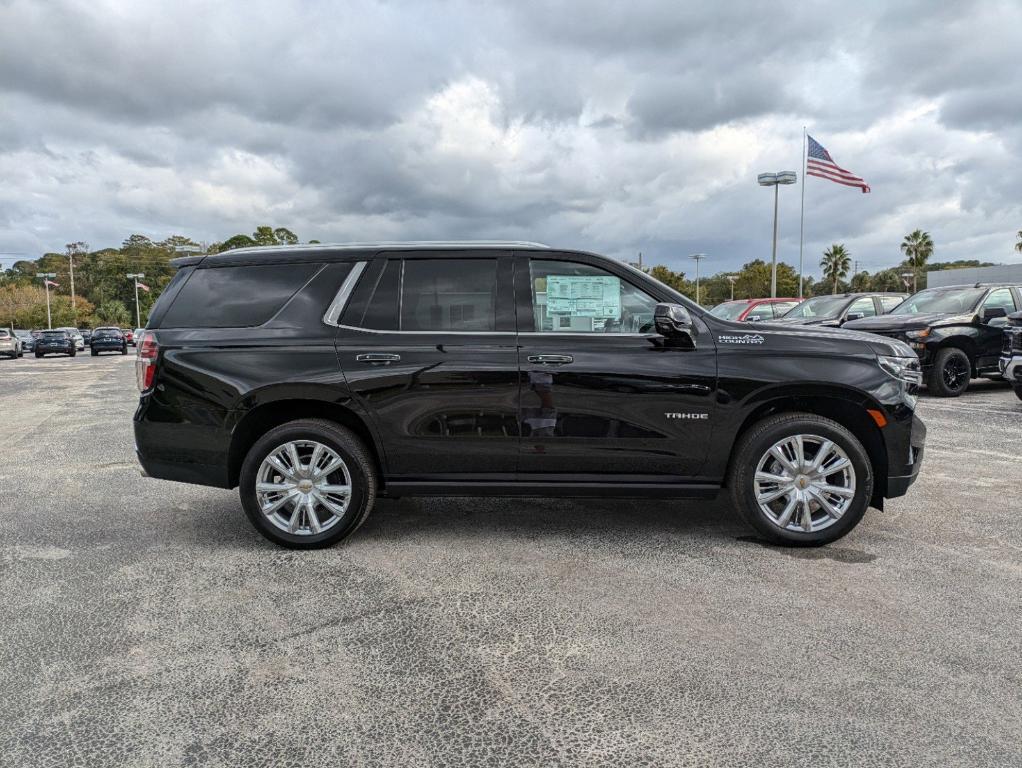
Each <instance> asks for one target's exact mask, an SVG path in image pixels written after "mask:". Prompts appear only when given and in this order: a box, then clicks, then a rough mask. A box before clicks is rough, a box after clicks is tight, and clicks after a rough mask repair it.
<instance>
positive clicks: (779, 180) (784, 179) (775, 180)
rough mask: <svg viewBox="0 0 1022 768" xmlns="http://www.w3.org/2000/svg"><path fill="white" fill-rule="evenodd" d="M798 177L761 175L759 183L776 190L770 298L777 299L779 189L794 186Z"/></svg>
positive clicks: (790, 173) (786, 173) (787, 173)
mask: <svg viewBox="0 0 1022 768" xmlns="http://www.w3.org/2000/svg"><path fill="white" fill-rule="evenodd" d="M796 179H797V176H796V174H795V172H794V171H779V172H777V173H761V174H759V176H758V177H757V179H756V180H757V181H758V182H759V185H760V186H761V187H773V188H774V247H773V251H772V256H771V258H770V298H771V299H776V298H777V198H778V194H777V187H778V186H779V185H781V184H794V183H795V181H796Z"/></svg>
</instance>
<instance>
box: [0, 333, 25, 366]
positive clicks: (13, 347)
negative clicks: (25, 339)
mask: <svg viewBox="0 0 1022 768" xmlns="http://www.w3.org/2000/svg"><path fill="white" fill-rule="evenodd" d="M22 354H23V352H22V351H21V339H19V338H18V337H17V336H16V335H15V334H14V332H13V331H11V330H10V329H8V328H0V355H6V356H7V357H9V358H11V359H12V360H13V359H17V358H19V357H21V356H22Z"/></svg>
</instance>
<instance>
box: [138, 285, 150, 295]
mask: <svg viewBox="0 0 1022 768" xmlns="http://www.w3.org/2000/svg"><path fill="white" fill-rule="evenodd" d="M138 287H139V288H141V289H142V290H143V291H145V292H146V293H149V286H148V285H146V284H145V283H139V284H138Z"/></svg>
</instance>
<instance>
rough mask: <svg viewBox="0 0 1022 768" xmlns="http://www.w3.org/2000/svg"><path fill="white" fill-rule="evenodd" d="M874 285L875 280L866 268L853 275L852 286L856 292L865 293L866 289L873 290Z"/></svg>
mask: <svg viewBox="0 0 1022 768" xmlns="http://www.w3.org/2000/svg"><path fill="white" fill-rule="evenodd" d="M872 286H873V280H872V278H870V275H869V272H866V271H865V270H864V271H862V272H859V273H858V274H855V275H852V282H851V288H852V290H853V291H855V292H856V293H865V292H866V291H870V290H873V287H872Z"/></svg>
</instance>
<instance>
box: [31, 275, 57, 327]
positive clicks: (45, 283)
mask: <svg viewBox="0 0 1022 768" xmlns="http://www.w3.org/2000/svg"><path fill="white" fill-rule="evenodd" d="M35 276H36V277H41V278H42V279H43V287H44V288H45V289H46V328H47V330H51V331H52V330H53V319H52V317H51V316H50V280H52V279H53V278H55V277H56V276H57V273H56V272H36V273H35Z"/></svg>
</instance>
